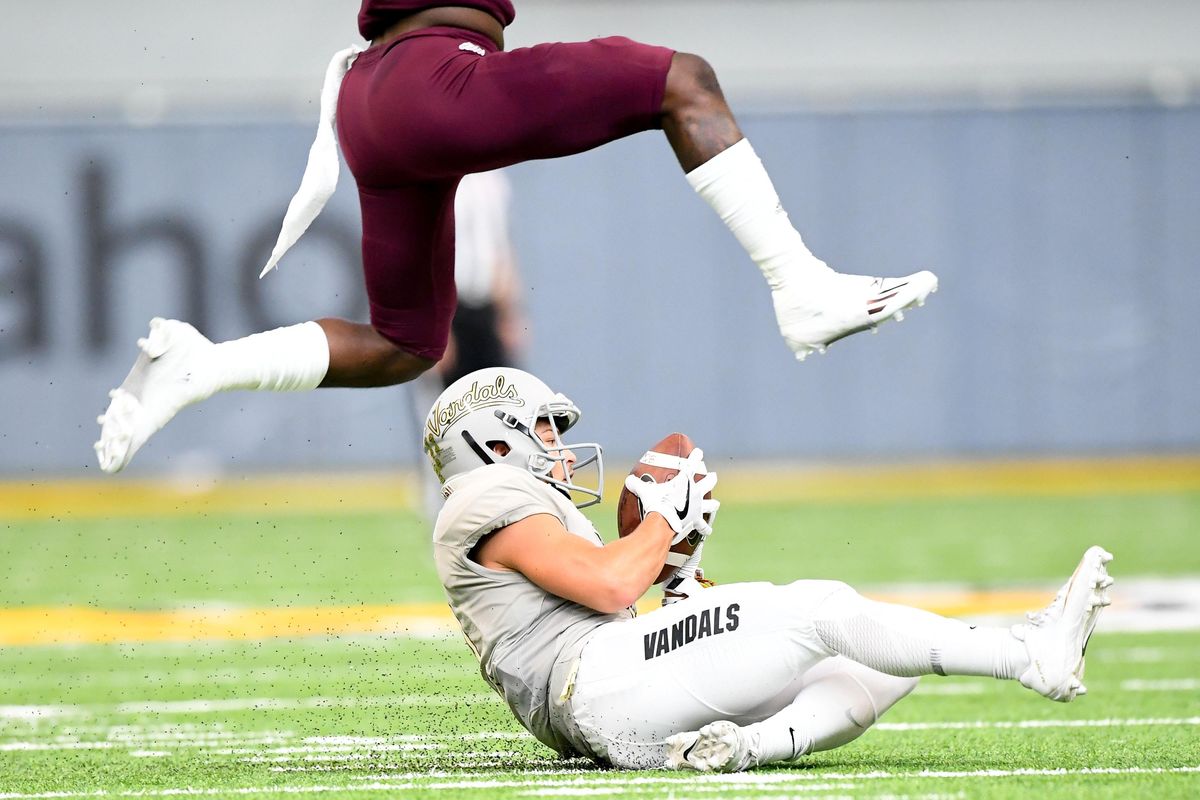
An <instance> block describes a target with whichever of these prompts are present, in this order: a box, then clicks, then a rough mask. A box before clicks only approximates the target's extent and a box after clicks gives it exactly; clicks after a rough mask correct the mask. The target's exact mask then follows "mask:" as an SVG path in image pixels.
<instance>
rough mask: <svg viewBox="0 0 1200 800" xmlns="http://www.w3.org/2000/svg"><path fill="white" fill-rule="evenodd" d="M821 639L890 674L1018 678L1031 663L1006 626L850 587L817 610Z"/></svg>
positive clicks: (818, 630) (817, 624)
mask: <svg viewBox="0 0 1200 800" xmlns="http://www.w3.org/2000/svg"><path fill="white" fill-rule="evenodd" d="M813 623H814V627H815V628H816V631H817V635H818V636H819V637H820V639H821V641H822V642H824V643H825V645H826V646H827V647H829V648H830V649H831V650H833V651H834V652H836V653H838V654H839V655H843V656H846V657H847V658H850V659H853V660H854V661H857V662H858V663H860V664H864V665H866V666H868V667H871V668H872V669H875V670H878V671H880V672H886V673H887V674H889V675H897V676H913V675H929V674H937V675H985V676H990V677H993V678H1005V679H1015V678H1016V677H1017V676H1019V675H1020V674H1021V672H1022V671H1023V670H1024V669H1025V668H1026V667H1027V666H1028V665H1029V656H1028V654H1027V652H1026V650H1025V645H1024V644H1023V643H1022V642H1021V641H1020V640H1018V639H1017V638H1016V637H1014V636H1013V635H1012V634H1011V633H1010V632H1009V630H1008V629H1007V628H992V627H976V626H974V625H967V624H966V623H963V622H960V621H958V620H953V619H947V618H946V617H941V616H938V615H937V614H931V613H929V612H928V611H922V610H920V609H916V608H909V607H907V606H900V605H893V604H891V603H879V602H876V601H873V600H868V599H866V598H864V597H862V596H861V595H859V594H858V593H857V592H855V591H854V590H853V589H851V588H850V587H849V586H843V587H842V588H841V589H839V590H838V591H835V592H833V593H831V594H830V595H829V596H828V597H827V598H826V599H825V600H824V602H822V603H821V604H820V605H819V606H818V607H817V608H816V610H815V611H814V616H813Z"/></svg>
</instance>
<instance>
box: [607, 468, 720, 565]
mask: <svg viewBox="0 0 1200 800" xmlns="http://www.w3.org/2000/svg"><path fill="white" fill-rule="evenodd" d="M697 475H703V477H702V478H701V479H700V480H698V481H697V480H696V479H695V478H696V476H697ZM716 485H717V473H715V472H708V471H707V468H706V467H705V466H704V452H703V451H702V450H701V449H700V448H699V447H697V448H696V449H694V450H692V453H691V455H689V456H688V457H687V458H686V459H684V462H683V465H682V467H681V469H680V470H679V472H678V473H677V474H676V475H675V477H674V478H671V479H670V480H669V481H665V482H663V483H654V482H653V481H644V480H641V479H639V478H637V477H635V476H633V475H630V476H629V477H627V478H626V479H625V488H626V489H628V490H629V491H630V492H632V493H633V495H634V497H636V498H637V499H638V510H639V512H640V513H641V517H642V519H645V518H646V515H647V514H649V513H651V512H658V513H659V514H662V516H663V518H664V519H666V521H667V524H668V525H670V526H671V530H673V531H674V532H675V536H674V537H672V539H671V544H672V545H674V544H678V543H679V542H680V541H681V540H682V539H683V538H684V537H685V536H687V535H688V534H689V533H692V532H693V531H695V532H697V533H699V534H700V535H701V536H702V537H707V536H708V535H709V534H710V533H712V525H711V523H710V522H709V521H706V520H705V515H706V514H708V515H710V517H709V518H710V520H711V516H712V515H715V514H716V511H717V508H718V507H719V506H720V503H718V502H717V501H716V500H705V499H704V495H706V494H708V493H709V492H711V491H712V490H713V487H714V486H716Z"/></svg>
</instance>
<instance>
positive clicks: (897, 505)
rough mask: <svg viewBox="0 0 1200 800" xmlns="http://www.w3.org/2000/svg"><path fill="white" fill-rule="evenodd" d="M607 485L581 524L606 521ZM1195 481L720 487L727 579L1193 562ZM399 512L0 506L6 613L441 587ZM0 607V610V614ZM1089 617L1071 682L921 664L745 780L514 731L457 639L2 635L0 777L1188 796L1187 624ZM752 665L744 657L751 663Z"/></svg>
mask: <svg viewBox="0 0 1200 800" xmlns="http://www.w3.org/2000/svg"><path fill="white" fill-rule="evenodd" d="M610 514H611V502H610V503H609V504H607V505H606V509H605V511H602V512H601V515H600V516H598V517H597V519H598V521H599V522H601V523H602V530H606V531H608V530H611V528H612V525H611V523H610V522H609V520H608V515H610ZM1198 532H1200V493H1196V492H1187V491H1183V492H1162V493H1139V494H1130V495H1111V494H1109V495H1103V496H1088V495H1077V496H1044V497H1038V498H1035V499H1030V498H1014V497H1005V496H980V497H958V498H955V499H937V498H926V499H920V498H918V499H911V500H905V501H903V502H900V501H891V500H889V501H885V502H863V501H853V502H851V501H842V502H836V503H835V502H811V501H808V502H794V503H778V504H773V505H761V504H755V505H749V504H742V505H739V504H738V503H737V502H731V501H728V500H727V501H726V504H725V506H724V507H723V509H722V511H721V519H720V524H719V527H718V532H717V534H716V535H715V536H714V538H713V540H712V543H711V546H710V547H709V548H708V553H707V560H708V562H709V564H708V567H709V570H710V572H711V573H712V574H713V575H714V576H715V577H717V578H718V579H720V580H723V581H725V580H742V579H749V578H768V579H772V580H776V581H783V580H789V579H792V578H796V577H838V578H842V579H846V580H848V581H850V582H852V583H855V584H857V585H860V586H864V587H870V586H878V585H880V584H893V583H909V582H922V583H927V582H940V581H948V582H960V583H961V582H966V583H970V584H975V585H980V586H993V587H1000V586H1005V585H1011V584H1044V583H1047V582H1053V581H1054V580H1056V579H1060V578H1062V577H1064V576H1065V575H1066V574H1068V573H1069V571H1070V570H1071V568H1072V567H1073V566H1074V563H1075V561H1076V560H1077V558H1078V556H1079V554H1080V553H1081V552H1082V550H1083V549H1084V547H1085V546H1086V545H1088V544H1092V543H1093V542H1094V543H1100V544H1104V545H1105V546H1107V547H1108V548H1109V549H1110V550H1112V551H1113V552H1114V553H1115V554H1116V560H1115V562H1114V563H1113V565H1112V573H1113V575H1114V576H1115V577H1116V579H1117V584H1116V587H1115V591H1116V592H1118V593H1119V592H1120V591H1121V587H1122V581H1123V580H1124V581H1128V580H1129V579H1131V578H1133V577H1135V576H1200V545H1197V543H1196V535H1197V533H1198ZM427 538H428V537H427V534H426V533H425V531H424V529H423V527H422V526H421V524H420V523H419V521H418V520H417V518H416V517H415V516H412V515H406V514H397V513H374V514H346V513H339V514H336V515H334V514H295V513H279V512H273V511H271V510H270V507H269V504H268V505H267V509H266V510H264V512H263V513H261V514H255V515H247V514H215V513H214V514H207V515H195V516H169V517H157V518H152V517H141V516H137V515H129V516H126V517H122V518H107V519H88V518H83V517H72V516H71V515H70V514H66V515H63V516H59V517H56V518H54V519H44V520H22V521H15V520H10V521H7V522H0V606H2V607H5V608H23V607H32V606H39V607H40V606H93V607H99V608H109V609H167V608H178V607H228V606H277V607H278V606H320V605H330V606H353V605H356V604H368V605H388V604H399V603H407V602H430V601H438V600H440V589H439V587H438V585H437V583H436V581H435V580H434V577H433V573H432V570H431V567H430V564H429V558H428V552H427V547H428V545H427ZM2 618H3V617H2V614H0V619H2ZM1103 628H1104V622H1103V620H1102V622H1101V632H1100V633H1098V634H1097V635H1096V637H1095V638H1094V639H1093V642H1092V645H1091V648H1090V650H1089V671H1088V677H1089V680H1088V681H1087V682H1088V685H1089V688H1090V690H1091V693H1090V694H1089V695H1088V696H1087V697H1084V698H1082V699H1081V700H1080V701H1078V702H1076V703H1074V704H1071V705H1066V706H1064V705H1059V704H1054V703H1049V702H1047V701H1045V700H1042V699H1041V698H1038V697H1036V696H1033V695H1032V694H1031V693H1029V692H1028V691H1026V690H1024V689H1022V688H1021V687H1020V686H1019V685H1016V684H1015V683H1004V684H1002V683H999V682H994V681H988V680H985V679H957V678H926V679H924V680H923V682H922V685H921V686H920V687H919V688H918V690H917V692H916V693H915V694H914V695H912V696H911V697H910V698H908V699H906V700H905V701H903V702H901V703H900V704H899V705H898V706H897V707H896V708H895V709H894V710H893V711H892V712H890V713H889V715H888V716H887V717H885V718H884V720H883V722H882V723H881V724H880V725H878V726H877V728H876V729H875V730H873V731H871V732H869V733H868V734H867V735H865V736H864V737H863V738H861V739H860V740H858V741H857V742H855V743H853V744H851V745H849V746H847V747H845V748H842V749H840V750H836V751H832V752H829V753H822V754H818V755H816V756H812V757H809V758H806V759H804V760H802V761H801V762H799V763H797V764H796V765H794V766H792V767H789V768H767V769H763V770H760V771H757V772H753V773H749V774H746V775H739V776H704V777H697V776H688V775H680V774H676V773H666V772H645V773H623V772H613V771H602V770H597V769H595V768H594V767H592V766H591V765H589V764H587V763H584V762H580V761H566V762H563V761H558V760H556V759H554V758H552V754H551V753H550V752H549V751H547V750H545V749H544V748H542V747H541V746H540V745H538V744H537V743H536V742H535V741H533V740H532V739H531V738H529V737H527V736H525V735H523V734H522V733H521V731H520V729H519V728H518V726H517V725H516V723H515V722H514V721H513V720H512V719H511V717H510V716H509V714H508V712H507V710H506V709H505V708H504V706H503V705H502V704H501V703H500V701H499V700H498V699H496V698H495V697H494V696H492V695H491V694H490V693H489V692H488V690H487V688H486V686H485V685H484V684H483V682H482V681H481V680H480V679H479V678H478V675H477V671H476V666H475V664H474V659H473V657H472V656H471V654H470V652H469V651H468V650H467V648H466V647H465V645H463V644H462V643H461V641H460V640H458V639H457V638H455V637H453V636H445V635H437V636H429V637H403V636H392V637H363V636H345V637H337V636H332V637H331V636H324V637H312V638H300V639H288V638H273V639H264V640H253V641H222V640H216V641H185V642H152V643H126V644H83V645H70V646H8V647H0V798H26V797H74V796H81V797H82V796H89V797H91V796H113V797H175V796H191V795H200V796H237V797H246V796H250V797H253V796H273V797H278V796H283V795H287V794H295V793H321V794H322V795H323V796H324V795H330V796H334V797H337V796H347V797H350V796H353V797H362V796H370V795H375V796H402V797H436V798H447V799H449V798H458V797H470V798H490V797H544V796H603V797H668V796H669V797H675V798H684V797H715V798H733V797H737V798H778V797H805V798H809V797H900V796H904V797H958V796H962V797H1030V796H1043V795H1053V796H1064V797H1071V796H1079V797H1097V796H1099V797H1105V796H1111V797H1115V796H1122V797H1150V796H1153V797H1164V798H1165V797H1197V796H1200V674H1198V673H1200V668H1198V666H1197V665H1200V632H1196V631H1187V632H1152V633H1111V632H1104V631H1103ZM752 679H753V676H747V680H752Z"/></svg>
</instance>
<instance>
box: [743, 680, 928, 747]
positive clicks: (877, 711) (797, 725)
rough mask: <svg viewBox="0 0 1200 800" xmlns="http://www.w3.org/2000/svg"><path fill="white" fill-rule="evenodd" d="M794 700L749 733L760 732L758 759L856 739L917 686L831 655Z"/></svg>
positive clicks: (805, 682) (914, 682)
mask: <svg viewBox="0 0 1200 800" xmlns="http://www.w3.org/2000/svg"><path fill="white" fill-rule="evenodd" d="M804 678H805V680H804V688H803V689H801V690H800V693H799V694H798V695H797V696H796V699H795V701H794V702H792V704H791V705H789V706H788V707H786V708H784V709H783V710H782V711H780V712H779V713H777V714H775V715H774V716H772V717H770V718H768V719H765V720H763V721H762V722H759V723H756V724H754V725H748V726H746V732H747V733H748V734H749V735H751V736H753V737H756V739H757V742H758V747H757V748H756V751H757V753H758V763H759V764H770V763H772V762H775V761H790V760H792V759H794V758H796V757H798V756H802V755H806V754H808V753H814V752H820V751H822V750H832V749H833V748H835V747H841V746H842V745H844V744H846V743H848V742H851V741H853V740H854V739H857V738H858V737H859V736H861V735H862V734H863V733H864V732H865V731H866V730H867V728H869V727H871V726H872V725H874V724H875V723H876V721H878V719H879V718H880V717H881V716H882V715H883V713H884V712H885V711H887V710H888V709H889V708H891V707H892V706H893V705H895V704H896V703H897V702H899V701H900V699H901V698H903V697H904V696H905V695H907V694H908V693H909V692H911V691H912V690H913V687H914V686H916V685H917V679H916V678H897V677H895V676H892V675H885V674H883V673H882V672H876V671H875V670H873V669H870V668H869V667H864V666H863V665H862V664H858V663H856V662H854V661H850V660H848V659H846V658H840V657H839V658H831V659H828V660H826V661H823V662H821V663H820V664H818V665H817V666H815V667H813V668H812V669H811V670H809V671H808V673H806V674H805V676H804Z"/></svg>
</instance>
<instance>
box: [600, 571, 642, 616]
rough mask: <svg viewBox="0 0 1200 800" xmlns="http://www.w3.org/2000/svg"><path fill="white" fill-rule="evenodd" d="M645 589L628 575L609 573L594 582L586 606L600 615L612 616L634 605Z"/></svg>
mask: <svg viewBox="0 0 1200 800" xmlns="http://www.w3.org/2000/svg"><path fill="white" fill-rule="evenodd" d="M646 589H647V587H645V586H642V585H640V583H638V582H635V581H633V580H631V579H630V576H629V575H623V574H619V573H610V574H607V575H605V576H603V577H602V578H601V579H600V580H598V581H597V582H596V584H595V586H594V587H593V592H592V596H591V597H590V598H589V602H588V603H587V605H588V607H589V608H592V609H594V610H596V611H599V612H600V613H602V614H613V613H616V612H617V611H621V610H623V609H626V608H629V607H630V606H631V605H633V604H634V603H636V602H637V600H638V598H639V597H641V596H642V593H643V592H645V591H646Z"/></svg>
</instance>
